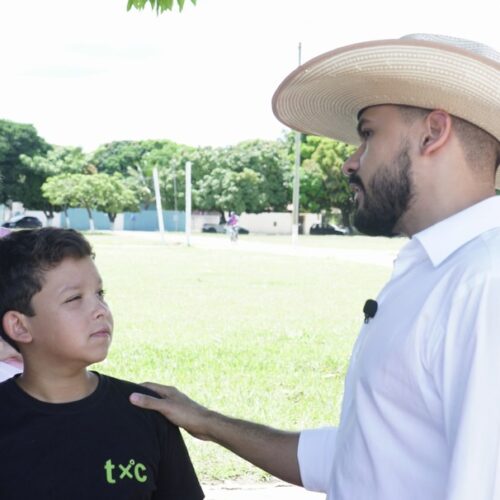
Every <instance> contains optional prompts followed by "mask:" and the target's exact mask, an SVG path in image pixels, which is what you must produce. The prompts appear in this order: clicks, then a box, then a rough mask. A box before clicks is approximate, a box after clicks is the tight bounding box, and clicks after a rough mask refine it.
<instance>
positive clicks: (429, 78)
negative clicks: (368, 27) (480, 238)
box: [273, 34, 500, 189]
mask: <svg viewBox="0 0 500 500" xmlns="http://www.w3.org/2000/svg"><path fill="white" fill-rule="evenodd" d="M377 104H402V105H407V106H416V107H420V108H427V109H444V110H446V111H447V112H449V113H450V114H452V115H455V116H457V117H459V118H463V119H464V120H467V121H469V122H471V123H473V124H475V125H477V126H478V127H480V128H482V129H483V130H486V131H487V132H489V133H490V134H491V135H492V136H493V137H496V138H497V140H499V141H500V53H498V52H496V51H494V50H493V49H491V48H490V47H487V46H486V45H483V44H480V43H477V42H473V41H469V40H463V39H460V38H453V37H448V36H441V35H427V34H416V35H408V36H405V37H403V38H400V39H395V40H377V41H372V42H365V43H358V44H355V45H349V46H347V47H341V48H339V49H336V50H333V51H330V52H327V53H325V54H322V55H320V56H318V57H316V58H314V59H311V60H310V61H308V62H306V63H305V64H303V65H302V66H300V67H299V68H297V69H296V70H295V71H293V72H292V73H291V74H290V75H289V76H288V77H287V78H285V80H284V81H283V82H282V83H281V85H280V86H279V87H278V89H277V90H276V92H275V94H274V96H273V111H274V114H275V115H276V117H277V118H278V120H280V121H281V122H282V123H284V124H285V125H287V126H289V127H290V128H292V129H294V130H298V131H300V132H304V133H307V134H313V135H320V136H326V137H331V138H333V139H337V140H340V141H344V142H347V143H349V144H359V137H358V134H357V131H356V125H357V117H358V114H359V112H360V111H361V110H363V109H364V108H366V107H368V106H375V105H377ZM496 187H497V189H500V169H499V170H498V171H497V177H496Z"/></svg>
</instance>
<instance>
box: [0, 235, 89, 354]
mask: <svg viewBox="0 0 500 500" xmlns="http://www.w3.org/2000/svg"><path fill="white" fill-rule="evenodd" d="M93 256H94V255H93V253H92V247H91V246H90V243H89V242H88V241H87V240H86V239H85V238H84V236H83V235H82V234H80V233H79V232H77V231H75V230H74V229H61V228H55V227H45V228H42V229H27V230H23V231H16V232H12V233H11V234H9V235H7V236H5V237H4V238H2V239H0V336H1V337H2V338H3V339H4V340H6V341H7V342H8V343H9V344H10V345H12V346H13V347H14V348H16V349H17V346H16V344H15V342H14V341H13V340H12V339H11V338H10V337H9V336H8V335H7V334H6V333H5V331H4V329H3V324H2V319H3V317H4V314H5V313H6V312H7V311H18V312H20V313H23V314H26V315H27V316H34V315H35V311H34V310H33V307H32V306H31V299H32V298H33V295H35V294H36V293H37V292H39V291H40V290H41V289H42V287H43V284H44V275H45V273H46V272H47V271H50V270H51V269H53V268H54V267H56V266H57V265H58V264H59V263H60V262H62V261H63V260H64V259H65V258H67V257H70V258H74V259H81V258H83V257H93Z"/></svg>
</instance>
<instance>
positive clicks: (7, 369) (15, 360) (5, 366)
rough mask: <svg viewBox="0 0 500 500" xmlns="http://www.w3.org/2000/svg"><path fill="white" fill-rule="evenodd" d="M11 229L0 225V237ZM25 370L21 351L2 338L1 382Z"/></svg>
mask: <svg viewBox="0 0 500 500" xmlns="http://www.w3.org/2000/svg"><path fill="white" fill-rule="evenodd" d="M9 233H10V231H9V230H8V229H6V228H4V227H0V238H3V237H4V236H7V235H8V234H9ZM22 371H23V357H22V356H21V353H20V352H19V351H17V350H16V349H14V348H13V347H12V346H11V345H9V344H7V342H5V340H3V339H2V338H0V382H3V381H4V380H7V379H8V378H10V377H13V376H14V375H17V374H18V373H21V372H22Z"/></svg>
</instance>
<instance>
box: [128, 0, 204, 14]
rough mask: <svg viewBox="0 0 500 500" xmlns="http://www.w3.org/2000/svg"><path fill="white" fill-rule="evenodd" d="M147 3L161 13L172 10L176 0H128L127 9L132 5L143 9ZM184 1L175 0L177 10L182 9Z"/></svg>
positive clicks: (194, 1)
mask: <svg viewBox="0 0 500 500" xmlns="http://www.w3.org/2000/svg"><path fill="white" fill-rule="evenodd" d="M196 1H197V0H191V3H192V4H193V5H196ZM147 3H149V5H151V8H152V9H153V10H156V13H157V14H161V13H162V12H165V11H166V10H172V8H173V6H174V5H175V3H176V1H175V0H128V3H127V10H130V9H131V8H132V7H134V8H135V9H137V10H142V9H144V7H145V6H146V4H147ZM185 3H186V0H177V5H178V7H179V11H181V12H182V9H183V8H184V4H185Z"/></svg>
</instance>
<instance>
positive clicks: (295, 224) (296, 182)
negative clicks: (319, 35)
mask: <svg viewBox="0 0 500 500" xmlns="http://www.w3.org/2000/svg"><path fill="white" fill-rule="evenodd" d="M301 51H302V44H301V43H300V42H299V66H300V64H301ZM300 142H301V134H300V132H295V166H294V169H293V197H292V202H293V212H292V245H296V244H297V243H298V239H299V195H300Z"/></svg>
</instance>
